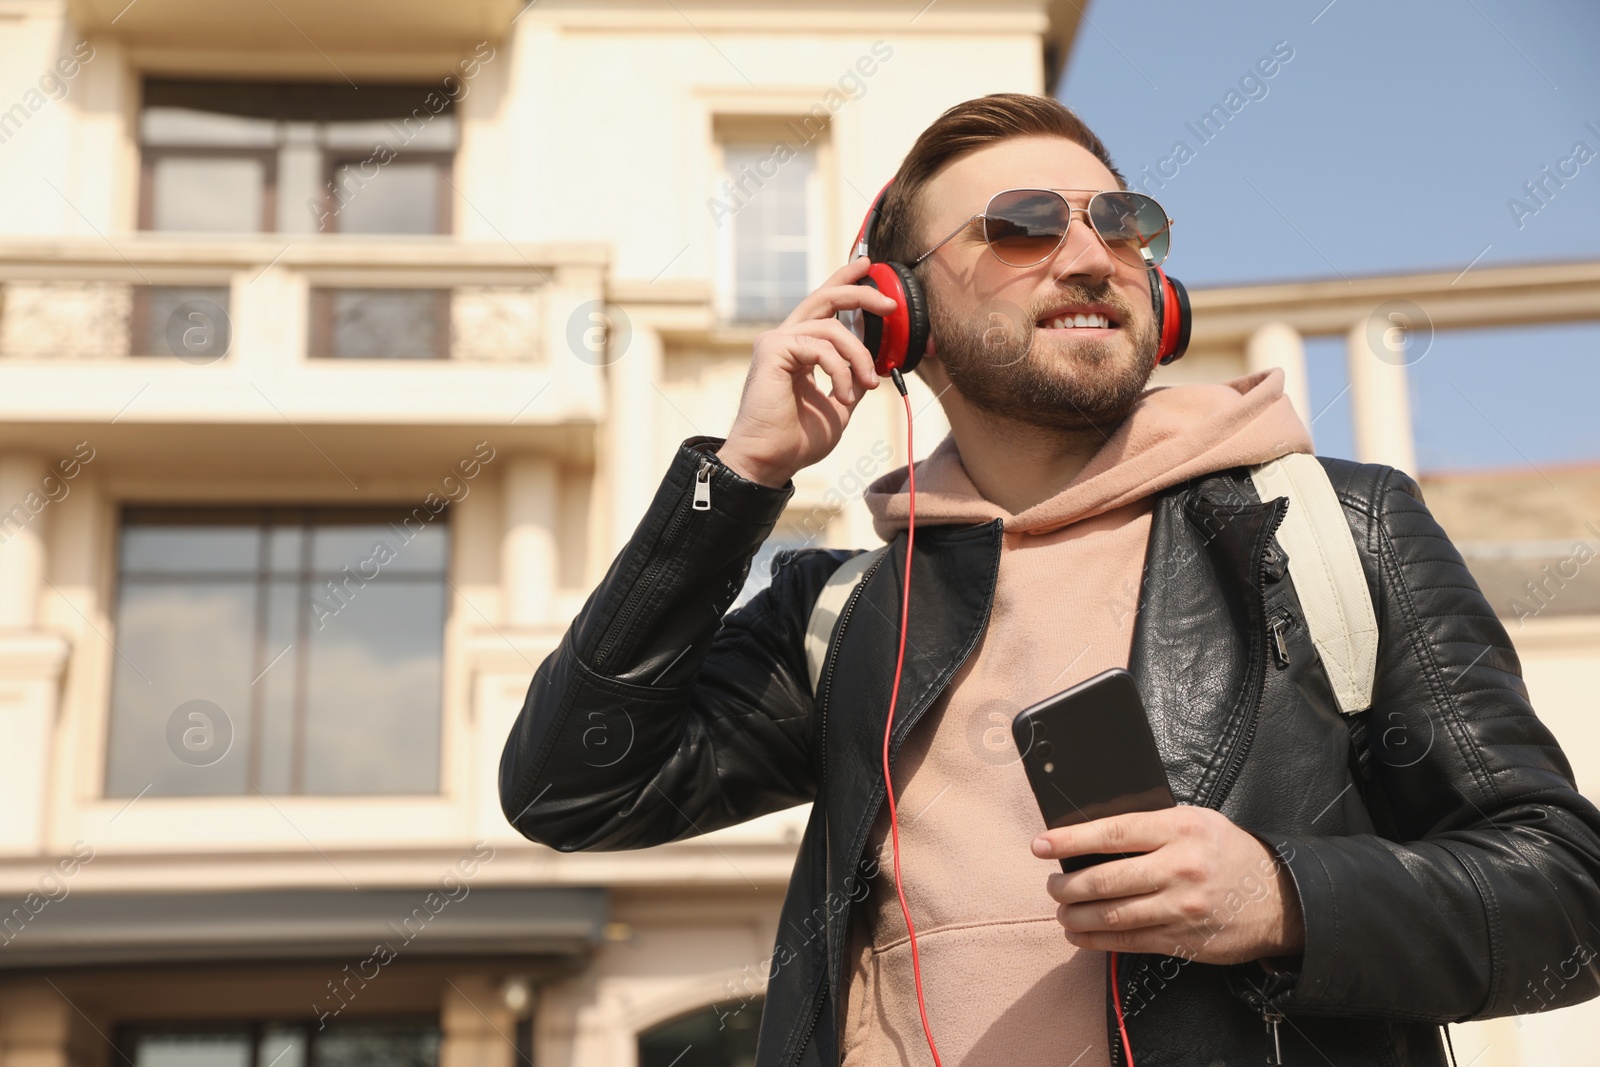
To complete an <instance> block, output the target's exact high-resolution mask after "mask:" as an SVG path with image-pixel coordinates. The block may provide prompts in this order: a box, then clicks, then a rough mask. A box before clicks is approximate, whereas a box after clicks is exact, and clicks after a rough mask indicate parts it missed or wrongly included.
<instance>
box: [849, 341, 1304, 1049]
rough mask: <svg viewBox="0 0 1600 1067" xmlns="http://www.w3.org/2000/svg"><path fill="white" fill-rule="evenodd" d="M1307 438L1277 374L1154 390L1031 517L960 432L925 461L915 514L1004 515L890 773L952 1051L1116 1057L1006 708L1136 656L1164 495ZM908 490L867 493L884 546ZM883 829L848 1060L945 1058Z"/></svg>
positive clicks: (938, 520) (875, 843) (860, 917)
mask: <svg viewBox="0 0 1600 1067" xmlns="http://www.w3.org/2000/svg"><path fill="white" fill-rule="evenodd" d="M1311 450H1312V447H1311V439H1310V435H1309V433H1308V432H1307V430H1306V428H1305V425H1304V424H1303V423H1302V422H1301V420H1300V418H1299V416H1298V415H1297V414H1296V413H1295V411H1294V408H1293V406H1292V405H1291V404H1290V402H1289V399H1288V398H1287V397H1286V396H1284V394H1283V372H1282V371H1281V370H1277V369H1275V368H1274V369H1270V370H1265V371H1260V372H1257V373H1254V374H1249V375H1246V376H1244V377H1241V378H1236V379H1234V380H1233V381H1230V382H1225V383H1220V384H1198V385H1181V386H1168V387H1158V388H1154V389H1147V390H1145V392H1144V393H1143V394H1142V395H1141V397H1140V398H1139V400H1138V401H1137V402H1136V403H1135V405H1134V407H1133V410H1132V411H1131V412H1130V414H1129V415H1128V417H1127V418H1126V419H1125V420H1124V421H1123V422H1122V423H1121V424H1119V425H1118V427H1117V428H1116V429H1115V430H1114V431H1113V432H1112V433H1111V436H1110V438H1109V439H1108V440H1107V441H1106V443H1105V444H1104V445H1103V446H1101V448H1100V449H1099V451H1097V452H1096V453H1095V455H1094V456H1093V458H1091V459H1090V461H1089V463H1088V465H1087V466H1085V467H1084V469H1083V470H1082V471H1081V472H1080V473H1079V474H1078V475H1077V476H1076V477H1075V478H1073V479H1072V481H1070V482H1069V483H1068V484H1066V485H1065V486H1063V487H1062V488H1061V490H1060V492H1058V493H1057V494H1056V495H1055V496H1053V497H1051V498H1050V499H1048V500H1045V501H1043V502H1041V503H1039V504H1037V505H1035V506H1034V507H1031V508H1029V509H1028V510H1027V511H1024V512H1023V513H1022V514H1020V515H1011V514H1008V513H1007V512H1005V511H1004V510H1002V509H1001V508H1000V507H998V506H997V505H995V504H993V503H991V502H990V501H988V500H986V499H985V498H984V497H983V496H982V495H981V494H980V493H979V492H978V491H977V489H976V488H975V487H974V486H973V484H972V481H971V479H970V478H968V477H967V473H966V470H965V469H964V468H963V467H962V465H961V457H960V454H959V452H958V451H957V450H956V444H955V439H954V437H953V436H951V437H946V438H945V439H944V441H943V442H941V443H940V444H939V446H938V447H937V448H935V449H934V450H933V452H932V453H931V454H929V456H928V457H927V458H926V459H924V460H922V461H921V462H919V463H918V464H917V523H918V525H919V526H922V525H935V524H945V523H981V522H989V521H992V520H994V519H1002V520H1004V539H1003V546H1002V550H1001V555H1000V573H999V580H998V585H997V588H996V592H995V599H994V604H993V607H992V608H991V611H990V616H989V622H988V626H987V628H986V629H985V632H984V635H983V638H982V640H981V641H980V642H979V644H978V647H977V648H976V650H974V652H973V654H972V656H971V657H970V658H969V659H968V660H967V662H966V663H965V664H964V665H963V667H962V669H961V670H960V672H958V673H957V675H956V677H955V679H954V681H953V683H952V684H951V686H950V688H949V689H948V690H946V692H945V693H944V694H943V695H942V696H941V697H940V699H939V701H938V702H936V703H935V704H934V706H933V707H932V708H930V709H929V711H928V713H927V715H926V716H924V718H923V719H922V720H921V721H920V722H919V723H918V724H917V728H916V730H915V731H913V732H912V734H911V736H910V737H909V738H908V739H907V741H906V744H905V746H904V748H903V749H902V750H901V752H900V754H899V755H898V757H897V762H896V764H895V767H894V777H895V789H896V796H897V798H898V806H899V810H900V813H901V820H900V850H901V866H902V873H903V875H904V877H905V883H906V898H907V901H908V902H909V904H910V907H911V913H912V917H913V919H914V920H915V921H916V924H917V942H918V946H919V948H920V952H921V958H922V976H923V988H924V991H925V994H926V996H927V1002H928V1017H929V1022H930V1023H931V1025H932V1027H933V1034H934V1039H935V1040H936V1041H937V1042H938V1043H939V1052H940V1056H941V1058H942V1059H943V1060H944V1061H945V1062H946V1063H949V1064H952V1065H954V1064H961V1065H962V1067H1012V1065H1014V1064H1019V1063H1027V1064H1062V1065H1067V1064H1071V1065H1073V1067H1100V1065H1106V1064H1109V1062H1110V1060H1109V1053H1108V1049H1107V1042H1106V1026H1105V956H1104V954H1103V953H1100V952H1092V951H1087V950H1086V951H1083V952H1079V951H1078V950H1077V949H1075V948H1074V947H1073V946H1072V944H1071V943H1069V942H1068V941H1067V940H1066V939H1065V938H1064V936H1063V934H1062V930H1061V926H1060V924H1059V923H1057V921H1056V918H1055V911H1056V904H1055V901H1054V900H1052V899H1051V898H1050V897H1049V895H1048V894H1047V893H1046V892H1045V878H1046V876H1047V875H1049V874H1050V873H1051V872H1052V871H1057V870H1059V869H1060V868H1059V867H1058V866H1057V864H1056V863H1055V862H1054V861H1051V860H1040V859H1036V858H1035V857H1034V856H1033V854H1032V853H1031V852H1030V851H1029V848H1028V845H1029V842H1030V841H1031V840H1032V839H1033V837H1034V836H1035V835H1036V834H1037V833H1038V832H1039V831H1040V830H1042V829H1043V828H1044V822H1043V819H1042V818H1041V817H1040V815H1039V809H1038V806H1037V805H1036V803H1035V802H1034V799H1033V795H1032V793H1031V792H1030V791H1029V789H1028V785H1027V781H1026V779H1025V777H1024V776H1023V772H1022V769H1021V766H1020V765H1019V763H1018V761H1017V753H1016V749H1015V748H1014V746H1013V744H1012V741H1011V732H1010V724H1011V718H1012V716H1014V715H1015V714H1016V713H1017V712H1018V711H1020V710H1021V709H1022V708H1024V707H1027V706H1028V705H1029V704H1032V703H1035V702H1037V701H1039V700H1042V699H1043V698H1045V697H1047V696H1050V695H1051V694H1053V693H1058V692H1060V691H1061V690H1063V689H1066V688H1068V687H1070V686H1072V685H1074V684H1076V683H1077V682H1080V681H1082V680H1083V679H1085V678H1088V677H1090V676H1091V675H1094V674H1097V673H1099V672H1100V671H1103V670H1106V669H1107V668H1110V667H1126V666H1127V665H1128V654H1129V652H1130V650H1131V648H1132V642H1133V621H1134V618H1135V615H1136V612H1137V609H1138V603H1139V585H1140V577H1141V574H1142V570H1143V566H1144V556H1145V544H1146V541H1147V539H1148V537H1149V532H1150V516H1151V503H1152V499H1151V498H1152V496H1153V494H1155V493H1157V492H1158V491H1159V490H1162V489H1165V488H1167V487H1169V486H1172V485H1176V484H1178V483H1180V482H1183V481H1186V480H1188V479H1189V478H1192V477H1194V476H1196V475H1199V474H1207V473H1211V472H1213V471H1219V470H1225V469H1228V468H1230V467H1236V466H1244V465H1249V464H1255V463H1262V462H1265V461H1267V460H1270V459H1273V458H1275V457H1277V456H1280V455H1283V454H1285V453H1287V452H1310V451H1311ZM905 483H906V470H905V468H903V467H902V468H900V469H899V470H896V471H892V472H890V473H889V474H886V475H884V476H883V477H881V478H879V479H878V480H877V481H875V482H874V483H873V484H872V485H871V486H870V487H869V488H868V490H867V494H866V502H867V506H868V508H869V509H870V510H871V511H872V514H873V519H874V528H875V529H876V530H877V532H878V534H879V536H881V537H883V538H884V539H885V540H889V539H891V538H892V537H893V536H894V534H895V532H896V531H898V530H899V529H901V528H903V527H904V526H905V523H906V516H907V512H908V507H907V505H908V497H907V494H906V493H905V492H904V487H905ZM912 580H913V581H915V576H914V575H913V579H912ZM887 835H888V815H887V809H885V811H884V813H883V814H882V815H881V816H880V818H879V820H878V822H877V824H876V825H875V826H874V827H873V836H872V839H871V842H870V844H869V848H871V849H873V850H874V852H875V854H877V855H878V856H879V857H880V858H881V861H882V863H881V868H880V869H881V870H882V871H883V872H884V873H883V874H882V875H881V876H880V878H879V879H878V881H877V882H875V883H874V885H873V891H872V894H871V895H870V896H869V897H868V898H867V900H866V901H865V902H864V903H863V905H862V907H860V908H858V909H856V910H855V911H854V913H853V914H854V916H855V929H854V931H853V939H852V951H851V956H850V960H851V964H852V974H851V980H850V986H849V992H848V999H847V1002H846V1005H845V1019H844V1029H843V1041H844V1065H845V1067H867V1065H871V1067H880V1065H883V1064H890V1063H925V1062H931V1058H930V1057H929V1056H928V1052H927V1047H926V1045H925V1043H924V1040H923V1037H922V1032H921V1023H920V1021H919V1019H918V1014H917V1003H916V991H915V988H914V987H913V984H912V973H911V956H910V951H909V946H908V942H907V939H906V930H905V922H904V920H903V919H902V918H901V916H900V909H899V904H898V902H897V901H896V899H895V893H894V886H893V884H892V882H891V879H892V878H893V874H892V868H891V866H890V862H889V857H890V853H889V849H888V843H887Z"/></svg>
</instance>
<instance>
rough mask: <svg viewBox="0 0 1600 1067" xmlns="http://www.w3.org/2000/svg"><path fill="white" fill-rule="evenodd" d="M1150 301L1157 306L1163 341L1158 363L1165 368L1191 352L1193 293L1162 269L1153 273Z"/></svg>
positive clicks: (1158, 347) (1159, 347)
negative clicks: (1190, 305)
mask: <svg viewBox="0 0 1600 1067" xmlns="http://www.w3.org/2000/svg"><path fill="white" fill-rule="evenodd" d="M1150 300H1151V303H1152V304H1153V305H1154V307H1155V317H1156V329H1157V331H1158V335H1159V337H1160V338H1161V340H1160V343H1159V344H1158V345H1157V348H1156V362H1157V363H1158V364H1160V365H1163V366H1164V365H1166V364H1168V363H1171V362H1172V361H1173V360H1175V359H1181V358H1182V356H1183V354H1184V352H1186V351H1188V349H1189V332H1190V330H1191V329H1192V328H1193V326H1194V313H1193V312H1192V311H1191V310H1190V308H1189V291H1188V290H1187V289H1185V288H1184V286H1183V283H1182V282H1180V281H1179V280H1178V279H1176V278H1174V277H1172V276H1171V275H1169V274H1167V273H1166V272H1165V271H1163V270H1162V269H1161V268H1160V267H1157V268H1156V269H1155V270H1153V271H1151V272H1150Z"/></svg>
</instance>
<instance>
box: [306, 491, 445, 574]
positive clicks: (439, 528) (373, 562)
mask: <svg viewBox="0 0 1600 1067" xmlns="http://www.w3.org/2000/svg"><path fill="white" fill-rule="evenodd" d="M420 510H421V512H422V514H423V515H428V516H430V519H429V523H428V525H426V526H424V525H422V520H421V519H420V518H418V517H416V516H412V517H409V518H404V519H399V520H396V521H395V522H394V523H393V524H390V523H375V524H372V525H360V526H332V525H330V526H319V527H317V528H316V529H315V530H314V531H313V533H312V541H311V544H312V548H311V566H312V568H313V570H314V571H315V572H316V574H317V576H318V578H319V581H320V579H323V578H326V577H327V576H328V575H329V574H340V573H341V568H343V567H346V566H348V567H349V568H350V570H351V572H352V573H353V574H355V575H356V576H357V577H358V578H369V577H371V576H373V575H383V574H397V573H404V574H419V573H420V574H442V573H444V569H445V549H446V547H447V546H446V542H447V538H446V537H445V529H446V527H445V526H444V525H443V523H442V521H441V520H440V519H439V518H438V517H437V516H432V515H431V513H430V512H429V511H428V509H427V508H425V507H424V508H421V509H420ZM341 576H342V575H341Z"/></svg>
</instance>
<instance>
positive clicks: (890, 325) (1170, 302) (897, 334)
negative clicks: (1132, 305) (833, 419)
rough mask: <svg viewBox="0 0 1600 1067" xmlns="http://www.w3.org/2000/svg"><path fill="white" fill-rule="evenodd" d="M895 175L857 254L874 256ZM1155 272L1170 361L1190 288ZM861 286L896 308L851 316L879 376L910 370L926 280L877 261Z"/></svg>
mask: <svg viewBox="0 0 1600 1067" xmlns="http://www.w3.org/2000/svg"><path fill="white" fill-rule="evenodd" d="M893 184H894V179H892V178H891V179H890V180H889V182H888V183H887V184H885V185H884V187H883V188H882V189H880V190H879V191H878V196H877V199H875V200H874V201H873V202H872V207H871V209H869V210H868V211H867V217H866V218H864V219H862V220H861V229H860V230H858V231H856V239H855V251H854V252H853V253H852V255H855V256H862V255H871V248H872V235H873V233H874V232H875V231H876V230H877V228H878V219H879V218H880V217H881V216H882V214H883V201H884V198H885V197H887V196H888V195H889V186H890V185H893ZM1148 273H1149V275H1150V302H1151V305H1152V306H1153V307H1154V309H1155V315H1156V325H1157V326H1158V327H1160V331H1161V343H1160V344H1159V345H1157V346H1156V363H1157V364H1163V365H1164V364H1167V363H1171V362H1172V361H1173V360H1175V359H1178V358H1180V357H1181V356H1182V355H1183V353H1184V352H1185V351H1187V350H1188V348H1189V331H1190V328H1191V327H1192V326H1193V324H1194V315H1193V313H1192V312H1191V311H1190V310H1189V292H1188V290H1186V289H1185V288H1184V287H1183V283H1182V282H1180V281H1178V279H1176V278H1173V277H1169V276H1168V275H1167V274H1166V273H1165V272H1164V271H1162V269H1161V268H1160V267H1156V268H1155V269H1153V270H1151V271H1149V272H1148ZM856 284H857V285H868V286H871V287H872V288H874V289H876V290H878V291H879V292H881V293H887V294H888V295H889V296H890V297H892V298H893V299H894V302H895V309H894V310H893V311H891V312H890V313H889V314H888V315H886V316H879V315H875V314H873V313H872V312H870V311H866V310H862V311H858V312H856V313H854V315H853V316H852V325H851V328H852V329H853V330H854V331H855V333H856V336H857V337H859V338H861V342H862V343H863V344H865V345H866V346H867V351H868V352H871V353H872V360H873V366H874V367H875V368H876V369H877V371H878V373H879V374H880V375H885V376H886V375H888V373H889V372H890V371H891V370H894V369H896V368H898V369H899V370H900V371H901V373H903V374H910V373H911V372H912V371H913V370H915V369H916V366H917V364H918V363H919V362H921V360H922V353H923V352H924V351H925V350H926V349H927V347H928V300H927V297H926V296H924V295H923V292H922V283H921V282H920V281H919V280H918V279H917V276H916V275H915V274H912V273H911V268H910V267H907V266H905V265H904V264H902V263H886V262H877V263H874V264H872V266H871V267H870V268H869V269H868V270H867V274H866V276H865V277H864V278H862V279H861V280H860V281H858V282H856Z"/></svg>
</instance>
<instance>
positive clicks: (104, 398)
mask: <svg viewBox="0 0 1600 1067" xmlns="http://www.w3.org/2000/svg"><path fill="white" fill-rule="evenodd" d="M605 271H606V252H605V249H604V248H603V247H602V246H597V245H511V244H485V245H476V244H464V243H460V242H454V241H449V240H431V239H421V240H418V239H409V238H408V239H389V240H385V239H353V238H352V239H343V238H340V239H335V240H319V241H309V240H308V241H302V242H299V243H295V242H286V241H284V240H261V239H254V238H246V239H226V240H216V239H207V240H192V239H184V240H172V239H165V238H159V237H152V236H139V237H129V238H119V239H118V241H117V242H116V244H115V245H113V244H112V243H111V242H109V241H90V242H85V241H69V240H61V241H36V242H19V241H7V242H5V243H4V244H0V421H5V422H14V423H27V424H35V425H37V424H41V423H44V424H48V423H78V424H82V423H91V424H93V423H106V422H110V421H113V420H115V421H120V422H124V423H164V424H174V423H177V424H250V423H264V424H281V423H283V422H284V421H285V420H287V421H288V422H290V423H293V424H295V425H299V424H303V423H309V424H333V423H338V424H347V425H348V424H365V425H371V424H384V423H389V424H393V423H407V424H415V423H423V424H436V425H449V424H456V425H459V424H462V423H473V424H483V423H491V424H507V423H509V422H511V421H512V420H515V421H516V422H517V424H518V425H522V426H530V425H540V424H544V425H563V424H572V423H594V422H597V421H598V420H599V419H600V418H601V416H602V414H603V407H604V401H603V396H604V391H603V385H604V383H603V380H602V375H601V371H600V366H601V364H603V363H604V362H605V361H604V359H603V358H601V356H600V355H599V354H595V353H593V352H592V351H591V350H592V348H593V346H594V345H595V344H596V343H603V335H596V334H595V333H594V332H593V328H592V327H593V323H594V322H595V321H599V320H596V319H592V318H590V317H589V316H588V315H586V314H585V309H586V308H587V309H589V310H591V311H593V310H597V309H598V308H599V306H600V304H599V302H600V301H601V300H602V299H603V298H604V278H605ZM574 331H576V332H575V333H574ZM572 336H576V337H577V338H578V341H577V342H576V344H574V342H572V341H571V340H570V338H571V337H572ZM597 337H601V338H602V340H601V341H599V342H597V341H596V338H597ZM575 353H576V354H575ZM585 357H587V358H585Z"/></svg>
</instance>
